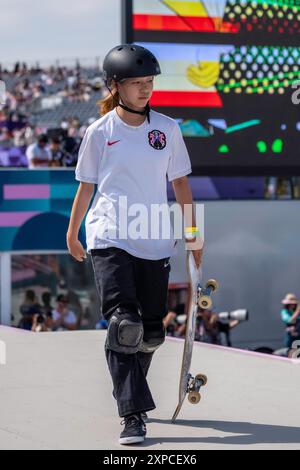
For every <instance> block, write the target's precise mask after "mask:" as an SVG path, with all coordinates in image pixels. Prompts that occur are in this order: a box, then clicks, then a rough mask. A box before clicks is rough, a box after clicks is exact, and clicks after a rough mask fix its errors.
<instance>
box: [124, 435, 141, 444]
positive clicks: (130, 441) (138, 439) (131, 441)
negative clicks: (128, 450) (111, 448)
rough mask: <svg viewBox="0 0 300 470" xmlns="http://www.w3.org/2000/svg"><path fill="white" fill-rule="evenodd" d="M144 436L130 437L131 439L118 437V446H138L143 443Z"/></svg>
mask: <svg viewBox="0 0 300 470" xmlns="http://www.w3.org/2000/svg"><path fill="white" fill-rule="evenodd" d="M144 440H145V437H144V436H132V437H120V439H119V444H122V445H129V444H138V443H140V442H144Z"/></svg>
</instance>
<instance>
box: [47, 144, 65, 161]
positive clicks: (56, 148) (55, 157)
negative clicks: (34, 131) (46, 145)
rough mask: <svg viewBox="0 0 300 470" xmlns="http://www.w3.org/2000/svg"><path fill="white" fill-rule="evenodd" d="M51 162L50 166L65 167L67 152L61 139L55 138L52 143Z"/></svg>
mask: <svg viewBox="0 0 300 470" xmlns="http://www.w3.org/2000/svg"><path fill="white" fill-rule="evenodd" d="M50 153H51V162H50V166H54V167H62V166H64V157H65V152H64V151H63V150H62V148H61V142H60V139H59V137H53V138H52V139H51V142H50Z"/></svg>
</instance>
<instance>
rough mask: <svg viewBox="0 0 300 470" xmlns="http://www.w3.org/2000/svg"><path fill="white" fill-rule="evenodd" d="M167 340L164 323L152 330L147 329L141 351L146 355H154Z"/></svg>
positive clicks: (153, 327)
mask: <svg viewBox="0 0 300 470" xmlns="http://www.w3.org/2000/svg"><path fill="white" fill-rule="evenodd" d="M165 339H166V329H165V327H164V325H163V324H162V323H160V324H159V325H155V326H154V325H153V326H152V327H151V328H147V325H146V328H145V331H144V337H143V341H142V343H141V345H140V349H139V351H141V352H144V353H153V352H154V351H156V349H158V348H159V347H160V346H161V345H162V344H163V343H164V342H165Z"/></svg>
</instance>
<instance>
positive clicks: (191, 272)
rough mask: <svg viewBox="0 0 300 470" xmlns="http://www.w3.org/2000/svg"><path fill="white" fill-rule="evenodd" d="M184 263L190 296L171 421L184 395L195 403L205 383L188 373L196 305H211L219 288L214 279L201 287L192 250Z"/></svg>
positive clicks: (201, 378) (203, 376)
mask: <svg viewBox="0 0 300 470" xmlns="http://www.w3.org/2000/svg"><path fill="white" fill-rule="evenodd" d="M186 265H187V266H186V267H187V273H188V280H189V285H190V296H189V306H188V314H187V324H186V332H185V341H184V350H183V357H182V365H181V374H180V382H179V400H178V405H177V408H176V410H175V413H174V415H173V417H172V423H174V422H175V420H176V418H177V416H178V414H179V412H180V410H181V407H182V405H183V402H184V399H185V397H186V395H188V400H189V402H190V403H192V404H193V405H196V404H197V403H199V401H200V399H201V395H200V389H201V387H204V386H205V385H206V383H207V377H206V376H205V375H203V374H197V375H196V376H195V377H193V376H192V374H191V373H190V367H191V362H192V353H193V345H194V339H195V329H196V319H197V311H198V306H199V307H201V308H203V309H208V308H210V307H211V306H212V299H211V296H212V294H213V292H216V291H217V290H218V288H219V284H218V282H217V281H215V280H214V279H210V280H209V281H208V282H207V283H206V284H205V286H204V287H202V285H201V277H202V275H201V267H200V268H199V269H197V267H196V263H195V259H194V255H193V251H192V250H188V251H187V255H186Z"/></svg>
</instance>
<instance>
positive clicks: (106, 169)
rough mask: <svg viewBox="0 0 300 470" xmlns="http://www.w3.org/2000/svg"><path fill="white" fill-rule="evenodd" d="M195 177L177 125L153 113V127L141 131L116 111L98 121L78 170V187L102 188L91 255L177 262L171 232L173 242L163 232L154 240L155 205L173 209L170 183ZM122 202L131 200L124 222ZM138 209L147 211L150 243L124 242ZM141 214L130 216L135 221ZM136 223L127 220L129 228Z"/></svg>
mask: <svg viewBox="0 0 300 470" xmlns="http://www.w3.org/2000/svg"><path fill="white" fill-rule="evenodd" d="M191 172H192V169H191V161H190V158H189V154H188V151H187V148H186V145H185V142H184V140H183V137H182V133H181V130H180V127H179V124H178V123H177V121H176V120H175V119H173V118H171V117H168V116H166V115H164V114H161V113H158V112H156V111H154V110H152V109H151V111H150V123H148V120H147V119H146V120H145V121H144V122H143V124H141V125H140V126H131V125H128V124H126V123H125V122H124V121H123V120H122V119H121V118H120V116H119V115H118V113H117V110H116V108H114V109H113V110H112V111H110V112H109V113H107V114H105V115H104V116H102V117H101V118H100V119H98V120H97V121H95V122H94V123H93V124H92V125H91V126H89V127H88V128H87V130H86V133H85V135H84V138H83V141H82V143H81V146H80V149H79V155H78V161H77V166H76V170H75V179H76V180H77V181H83V182H87V183H94V184H97V192H96V194H95V197H94V200H93V202H92V205H91V207H90V210H89V211H88V214H87V217H86V224H85V227H86V239H87V252H88V253H89V254H90V250H91V249H96V248H107V247H110V246H115V247H118V248H121V249H124V250H125V251H127V252H128V253H130V254H132V255H134V256H137V257H139V258H144V259H152V260H157V259H162V258H166V257H170V256H172V255H173V254H174V253H175V248H174V245H175V242H174V238H173V230H172V228H170V236H169V237H168V239H167V238H165V233H164V235H163V236H162V230H160V229H158V231H159V234H158V235H157V234H156V235H155V237H156V238H154V237H153V236H152V234H151V220H150V217H151V205H152V204H166V205H167V204H168V199H167V177H168V180H169V181H173V180H175V179H176V178H180V177H182V176H186V175H188V174H190V173H191ZM120 196H123V197H124V196H127V201H126V204H124V203H123V201H122V203H121V208H122V211H123V212H122V214H123V216H122V217H121V216H120V210H119V209H120V201H119V197H120ZM135 203H138V204H143V205H144V207H146V208H148V214H149V231H148V238H147V239H145V238H136V235H134V237H131V236H130V234H129V236H127V239H125V238H121V236H120V232H122V237H124V218H123V217H124V213H125V212H124V211H126V208H127V210H128V209H129V208H130V207H131V205H132V204H135ZM126 214H127V216H128V212H126ZM138 214H139V212H137V213H136V216H134V215H132V213H131V214H130V215H131V216H132V217H133V218H136V217H137V215H138ZM132 217H130V216H128V217H127V222H126V225H127V227H129V225H130V224H131V222H132ZM168 219H169V220H170V215H168ZM144 220H145V219H144ZM152 220H153V219H152ZM121 229H122V230H121ZM112 234H113V236H112ZM115 234H117V237H116V236H115ZM127 234H128V231H127ZM143 237H144V235H143Z"/></svg>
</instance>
